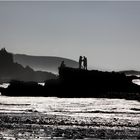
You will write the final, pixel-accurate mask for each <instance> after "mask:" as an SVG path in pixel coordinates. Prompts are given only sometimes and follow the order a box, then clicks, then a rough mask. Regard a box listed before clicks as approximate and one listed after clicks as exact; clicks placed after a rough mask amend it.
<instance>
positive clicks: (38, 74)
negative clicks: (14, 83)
mask: <svg viewBox="0 0 140 140" xmlns="http://www.w3.org/2000/svg"><path fill="white" fill-rule="evenodd" d="M55 78H56V75H54V74H52V73H49V72H42V71H34V70H33V69H32V68H31V67H29V66H26V67H23V66H22V65H21V64H19V63H17V62H14V60H13V54H12V53H9V52H7V51H6V50H5V48H3V49H1V50H0V82H10V81H11V80H20V81H35V82H44V81H45V80H48V79H55Z"/></svg>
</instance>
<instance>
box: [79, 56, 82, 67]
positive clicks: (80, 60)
mask: <svg viewBox="0 0 140 140" xmlns="http://www.w3.org/2000/svg"><path fill="white" fill-rule="evenodd" d="M81 68H82V56H80V57H79V69H81Z"/></svg>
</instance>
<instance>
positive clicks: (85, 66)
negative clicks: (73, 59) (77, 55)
mask: <svg viewBox="0 0 140 140" xmlns="http://www.w3.org/2000/svg"><path fill="white" fill-rule="evenodd" d="M83 65H84V69H85V70H87V58H86V57H85V56H84V59H83Z"/></svg>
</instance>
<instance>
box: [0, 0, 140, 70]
mask: <svg viewBox="0 0 140 140" xmlns="http://www.w3.org/2000/svg"><path fill="white" fill-rule="evenodd" d="M0 47H6V48H7V50H8V51H10V52H14V53H25V54H31V55H43V56H48V55H49V56H61V57H66V58H71V59H74V60H78V57H79V55H85V56H87V58H88V63H89V65H90V67H92V68H94V69H95V68H97V69H102V70H123V69H135V70H140V2H136V1H135V2H130V1H129V2H119V1H117V2H107V1H105V2H101V1H100V2H95V1H92V2H91V1H89V2H84V1H81V2H80V1H78V2H76V1H74V2H72V1H71V2H70V1H65V2H62V1H61V2H60V1H56V2H54V1H53V2H49V1H46V2H29V1H28V2H21V1H19V2H14V1H13V2H10V1H9V2H8V1H7V2H6V1H5V2H3V1H0Z"/></svg>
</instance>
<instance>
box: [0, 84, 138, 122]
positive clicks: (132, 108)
mask: <svg viewBox="0 0 140 140" xmlns="http://www.w3.org/2000/svg"><path fill="white" fill-rule="evenodd" d="M8 85H9V84H6V83H5V84H2V85H0V87H5V88H7V86H8ZM29 111H32V112H40V113H44V114H45V113H46V114H51V115H64V116H72V117H76V118H78V117H92V118H98V119H99V118H100V119H106V120H108V119H110V118H116V119H120V120H127V121H129V122H133V123H139V122H140V102H139V101H136V100H126V99H107V98H57V97H9V96H0V112H7V113H18V112H19V113H22V112H24V113H26V112H29Z"/></svg>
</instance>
